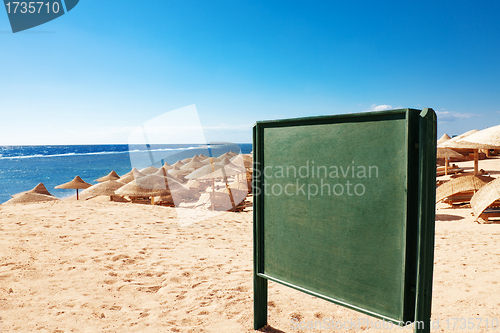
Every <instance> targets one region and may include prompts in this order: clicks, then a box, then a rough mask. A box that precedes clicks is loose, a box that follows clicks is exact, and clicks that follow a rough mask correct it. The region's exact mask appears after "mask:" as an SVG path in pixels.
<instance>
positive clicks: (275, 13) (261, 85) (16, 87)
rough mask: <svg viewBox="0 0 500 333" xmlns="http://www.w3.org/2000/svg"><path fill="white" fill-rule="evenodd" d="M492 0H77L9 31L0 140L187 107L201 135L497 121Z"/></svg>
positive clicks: (112, 132)
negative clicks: (274, 127) (392, 119)
mask: <svg viewBox="0 0 500 333" xmlns="http://www.w3.org/2000/svg"><path fill="white" fill-rule="evenodd" d="M499 17H500V2H499V1H475V2H473V1H420V2H418V3H417V2H409V1H376V2H375V1H350V2H333V1H307V2H298V1H269V0H268V1H234V0H233V1H165V0H149V1H144V2H142V1H125V0H121V1H118V0H106V1H97V0H81V1H80V3H79V4H78V5H77V6H76V7H75V8H74V9H73V10H72V11H71V12H69V13H67V14H65V15H63V16H61V17H60V18H58V19H56V20H54V21H51V22H48V23H46V24H44V25H41V26H39V27H35V28H33V29H30V30H27V31H25V32H20V33H16V34H13V33H12V32H11V30H10V25H9V21H8V17H7V14H6V11H5V10H3V9H0V45H1V52H0V78H1V79H0V113H1V117H2V120H1V121H0V145H12V144H86V143H89V144H92V143H127V139H128V136H129V134H130V133H132V131H133V130H134V128H136V127H137V126H140V125H141V124H142V123H144V122H147V121H148V120H150V119H153V118H155V117H158V116H160V115H162V114H164V113H166V112H169V111H172V110H176V109H179V108H182V107H185V106H188V105H193V104H194V105H196V109H197V111H198V115H199V119H200V122H201V124H202V126H203V128H204V130H205V137H206V139H207V140H208V141H230V142H251V135H252V132H251V127H252V125H253V123H254V122H255V121H257V120H265V119H276V118H289V117H302V116H311V115H326V114H340V113H349V112H361V111H367V110H378V109H384V108H401V107H405V108H406V107H412V108H419V109H421V108H424V107H432V108H434V110H435V111H437V113H438V135H439V136H441V135H442V134H443V133H448V134H450V135H456V134H461V133H463V132H465V131H467V130H470V129H483V128H486V127H490V126H493V125H498V124H500V89H499V88H500V64H499V61H500V20H499V19H498V18H499Z"/></svg>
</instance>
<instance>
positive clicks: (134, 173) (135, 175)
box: [117, 168, 146, 184]
mask: <svg viewBox="0 0 500 333" xmlns="http://www.w3.org/2000/svg"><path fill="white" fill-rule="evenodd" d="M144 176H146V175H145V174H142V173H141V172H139V170H137V169H136V168H133V169H132V170H131V171H130V172H128V173H126V174H124V175H123V176H121V177H120V178H119V179H117V180H118V181H120V182H122V183H125V184H126V183H130V182H131V181H133V180H134V179H135V178H139V177H144Z"/></svg>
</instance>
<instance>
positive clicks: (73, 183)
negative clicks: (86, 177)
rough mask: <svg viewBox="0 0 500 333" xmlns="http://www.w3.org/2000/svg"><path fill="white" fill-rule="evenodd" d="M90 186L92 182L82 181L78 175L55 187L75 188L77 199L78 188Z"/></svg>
mask: <svg viewBox="0 0 500 333" xmlns="http://www.w3.org/2000/svg"><path fill="white" fill-rule="evenodd" d="M91 186H92V184H89V183H87V182H85V181H83V179H81V178H80V176H76V177H75V178H74V179H73V180H72V181H70V182H68V183H64V184H61V185H57V186H56V187H55V188H58V189H59V188H65V189H75V190H76V200H78V190H81V189H86V188H89V187H91Z"/></svg>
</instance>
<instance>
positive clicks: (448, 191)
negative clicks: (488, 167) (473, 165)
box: [436, 175, 495, 202]
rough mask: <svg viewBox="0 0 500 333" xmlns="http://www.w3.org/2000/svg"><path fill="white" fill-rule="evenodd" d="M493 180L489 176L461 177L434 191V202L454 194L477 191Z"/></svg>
mask: <svg viewBox="0 0 500 333" xmlns="http://www.w3.org/2000/svg"><path fill="white" fill-rule="evenodd" d="M494 179H495V178H493V177H489V176H474V175H470V176H463V177H458V178H455V179H452V180H450V181H449V182H446V183H444V184H443V185H441V186H439V187H438V188H437V189H436V202H439V201H441V200H443V199H444V198H447V197H449V196H452V195H454V194H458V193H461V192H468V191H477V190H479V189H480V188H481V187H483V186H484V185H485V184H487V183H489V182H491V181H492V180H494Z"/></svg>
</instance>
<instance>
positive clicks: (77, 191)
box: [76, 189, 78, 200]
mask: <svg viewBox="0 0 500 333" xmlns="http://www.w3.org/2000/svg"><path fill="white" fill-rule="evenodd" d="M76 200H78V189H76Z"/></svg>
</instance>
